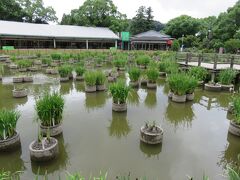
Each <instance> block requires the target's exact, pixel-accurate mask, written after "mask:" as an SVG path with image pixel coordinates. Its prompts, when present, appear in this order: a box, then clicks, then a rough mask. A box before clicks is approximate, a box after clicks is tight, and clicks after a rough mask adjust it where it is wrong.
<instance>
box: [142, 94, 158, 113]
mask: <svg viewBox="0 0 240 180" xmlns="http://www.w3.org/2000/svg"><path fill="white" fill-rule="evenodd" d="M144 103H145V105H146V106H147V107H148V108H150V109H152V108H155V107H156V106H157V96H156V90H150V89H149V90H147V96H146V98H145V101H144Z"/></svg>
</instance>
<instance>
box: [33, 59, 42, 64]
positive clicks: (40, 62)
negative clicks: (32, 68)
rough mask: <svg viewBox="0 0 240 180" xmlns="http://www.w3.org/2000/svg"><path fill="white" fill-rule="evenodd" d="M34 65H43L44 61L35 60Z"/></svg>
mask: <svg viewBox="0 0 240 180" xmlns="http://www.w3.org/2000/svg"><path fill="white" fill-rule="evenodd" d="M34 64H35V65H42V61H41V60H35V61H34Z"/></svg>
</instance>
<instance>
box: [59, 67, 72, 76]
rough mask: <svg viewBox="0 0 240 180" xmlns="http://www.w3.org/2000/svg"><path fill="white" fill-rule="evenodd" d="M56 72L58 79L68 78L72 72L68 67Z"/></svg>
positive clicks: (60, 68)
mask: <svg viewBox="0 0 240 180" xmlns="http://www.w3.org/2000/svg"><path fill="white" fill-rule="evenodd" d="M58 72H59V75H60V77H68V76H69V74H70V73H71V72H72V68H71V67H70V66H61V67H59V68H58Z"/></svg>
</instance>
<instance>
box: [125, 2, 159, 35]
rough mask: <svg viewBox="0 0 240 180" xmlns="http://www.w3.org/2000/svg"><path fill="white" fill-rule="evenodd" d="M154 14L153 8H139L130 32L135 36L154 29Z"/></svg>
mask: <svg viewBox="0 0 240 180" xmlns="http://www.w3.org/2000/svg"><path fill="white" fill-rule="evenodd" d="M152 12H153V11H152V8H151V7H148V8H146V7H145V6H140V7H139V8H138V10H137V14H136V16H135V17H134V18H133V19H132V21H131V23H130V32H131V33H132V34H133V35H135V34H139V33H142V32H145V31H148V30H152V29H154V21H153V15H152Z"/></svg>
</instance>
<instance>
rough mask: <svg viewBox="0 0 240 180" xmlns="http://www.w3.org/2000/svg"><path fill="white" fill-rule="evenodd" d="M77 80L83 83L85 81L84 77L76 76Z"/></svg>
mask: <svg viewBox="0 0 240 180" xmlns="http://www.w3.org/2000/svg"><path fill="white" fill-rule="evenodd" d="M76 80H77V81H83V80H84V77H83V76H76Z"/></svg>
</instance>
